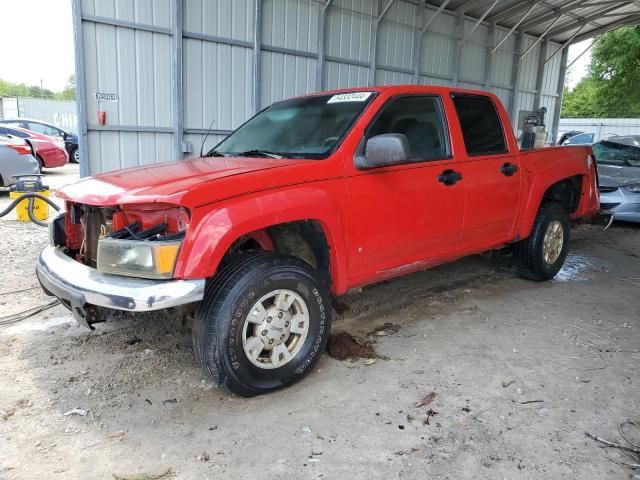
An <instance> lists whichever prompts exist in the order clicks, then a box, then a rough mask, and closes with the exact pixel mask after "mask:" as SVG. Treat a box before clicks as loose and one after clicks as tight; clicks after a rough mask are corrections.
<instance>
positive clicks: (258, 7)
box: [253, 0, 262, 113]
mask: <svg viewBox="0 0 640 480" xmlns="http://www.w3.org/2000/svg"><path fill="white" fill-rule="evenodd" d="M253 1H254V5H253V8H254V10H253V33H254V35H253V111H254V112H256V113H257V112H259V111H260V69H261V68H262V66H261V62H260V60H261V54H260V47H261V45H262V0H253Z"/></svg>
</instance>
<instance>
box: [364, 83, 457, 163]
mask: <svg viewBox="0 0 640 480" xmlns="http://www.w3.org/2000/svg"><path fill="white" fill-rule="evenodd" d="M448 132H449V130H448V128H447V126H446V122H445V119H444V111H443V107H442V101H441V99H440V97H438V96H435V95H407V96H401V97H397V98H394V99H391V100H390V101H389V102H388V103H387V104H386V105H385V106H383V107H382V109H381V111H380V113H379V114H378V115H377V116H376V118H375V119H374V120H373V122H372V123H371V124H370V125H369V127H368V128H367V132H366V137H367V138H371V137H374V136H376V135H382V134H385V133H400V134H403V135H404V136H405V137H407V141H408V142H409V149H410V156H409V161H410V162H412V163H413V162H423V161H429V160H441V159H446V158H450V156H451V153H450V152H451V149H450V146H449V133H448Z"/></svg>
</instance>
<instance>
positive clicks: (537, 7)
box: [427, 0, 640, 43]
mask: <svg viewBox="0 0 640 480" xmlns="http://www.w3.org/2000/svg"><path fill="white" fill-rule="evenodd" d="M443 1H444V0H430V1H429V2H427V3H428V4H430V5H433V6H436V7H437V6H440V5H441V4H442V3H443ZM493 4H494V0H453V1H451V2H449V4H448V5H447V9H449V10H454V11H463V12H464V13H465V15H467V16H469V17H473V18H481V17H482V16H483V15H484V14H485V13H486V12H487V10H488V9H489V8H490V7H491V6H492V5H493ZM530 9H532V10H530ZM527 12H528V14H527ZM525 14H526V16H525ZM523 17H524V20H523ZM485 21H488V22H496V23H497V24H498V25H501V26H503V27H508V28H511V27H513V26H514V25H518V24H519V27H518V30H520V31H524V32H525V33H528V34H530V35H533V36H536V37H539V36H540V35H542V34H545V38H547V37H548V38H549V39H550V40H552V41H554V42H558V43H564V42H566V41H568V40H581V39H583V38H588V37H590V36H593V35H597V34H600V33H604V32H605V31H607V30H608V29H611V28H614V27H618V26H622V25H638V24H640V1H639V0H569V1H566V0H528V1H521V0H515V1H514V0H498V2H497V3H496V4H495V5H494V6H493V8H491V10H490V12H489V14H488V15H487V16H486V17H485ZM550 27H551V28H550ZM549 28H550V29H549ZM547 29H549V31H548V32H546V31H547ZM545 32H546V33H545ZM576 33H577V35H576V36H575V37H574V38H572V37H573V36H574V34H576Z"/></svg>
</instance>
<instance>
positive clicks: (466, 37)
mask: <svg viewBox="0 0 640 480" xmlns="http://www.w3.org/2000/svg"><path fill="white" fill-rule="evenodd" d="M499 1H500V0H493V3H492V4H491V6H490V7H489V8H487V10H486V11H485V12H484V13H483V14H482V15H481V16H480V18H478V20H476V23H474V24H473V27H471V30H469V33H467V35H466V36H465V37H464V38H463V39H462V43H463V44H464V43H465V42H466V41H467V40H469V37H470V36H471V35H472V34H473V32H475V30H476V28H478V26H479V25H480V24H481V23H482V22H483V21H484V19H485V18H487V15H489V13H491V10H493V7H495V6H496V5H497V4H498V2H499Z"/></svg>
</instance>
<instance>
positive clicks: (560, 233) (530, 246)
mask: <svg viewBox="0 0 640 480" xmlns="http://www.w3.org/2000/svg"><path fill="white" fill-rule="evenodd" d="M570 233H571V225H570V223H569V217H568V215H567V212H566V210H565V209H564V207H563V206H562V205H561V204H559V203H557V202H548V203H544V204H542V206H541V207H540V209H539V210H538V213H537V215H536V219H535V221H534V223H533V228H532V229H531V235H530V236H529V238H526V239H524V240H522V241H521V242H519V243H518V244H517V245H516V246H515V255H516V258H517V259H518V261H519V263H520V265H521V267H522V274H523V276H524V277H525V278H528V279H531V280H537V281H543V280H551V279H552V278H553V277H555V276H556V274H557V273H558V272H559V271H560V269H561V268H562V265H563V264H564V261H565V259H566V258H567V253H568V251H569V239H570Z"/></svg>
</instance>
